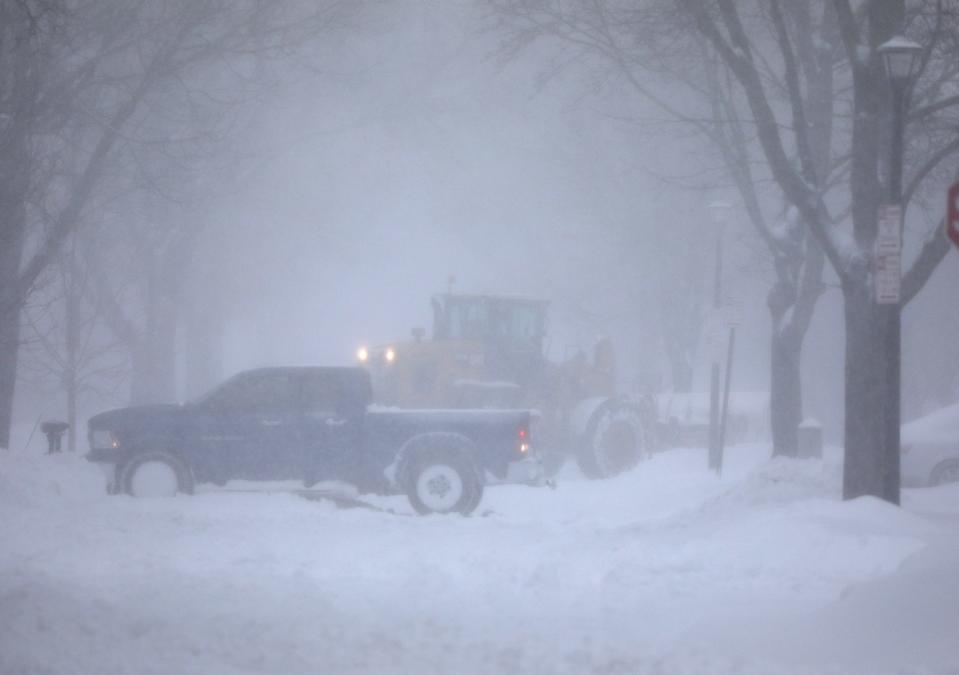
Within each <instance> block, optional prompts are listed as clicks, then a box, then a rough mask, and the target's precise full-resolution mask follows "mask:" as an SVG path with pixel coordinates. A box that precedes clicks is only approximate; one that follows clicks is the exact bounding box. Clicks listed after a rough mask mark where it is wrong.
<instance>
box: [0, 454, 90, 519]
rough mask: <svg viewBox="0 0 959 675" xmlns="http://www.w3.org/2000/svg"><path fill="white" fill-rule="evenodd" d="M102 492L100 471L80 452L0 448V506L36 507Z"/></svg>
mask: <svg viewBox="0 0 959 675" xmlns="http://www.w3.org/2000/svg"><path fill="white" fill-rule="evenodd" d="M104 496H106V479H105V477H104V475H103V472H102V471H101V470H100V469H99V468H97V467H96V466H95V465H94V464H91V463H90V462H88V461H87V460H86V459H84V458H83V457H82V456H81V455H77V454H72V453H59V454H54V455H47V454H37V453H33V452H9V451H7V452H0V506H5V507H8V508H9V507H17V506H26V507H34V508H36V507H42V506H45V505H51V504H57V503H63V502H66V503H68V504H71V503H77V502H86V501H91V500H98V499H101V498H103V497H104Z"/></svg>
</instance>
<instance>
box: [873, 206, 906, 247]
mask: <svg viewBox="0 0 959 675" xmlns="http://www.w3.org/2000/svg"><path fill="white" fill-rule="evenodd" d="M901 225H902V207H901V206H899V205H898V204H884V205H882V206H880V207H879V228H878V230H879V231H878V232H877V233H876V253H877V254H878V253H898V252H899V251H901V250H902V235H901V234H900V227H901Z"/></svg>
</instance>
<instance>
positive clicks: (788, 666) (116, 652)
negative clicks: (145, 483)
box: [0, 445, 959, 675]
mask: <svg viewBox="0 0 959 675" xmlns="http://www.w3.org/2000/svg"><path fill="white" fill-rule="evenodd" d="M827 450H828V449H827ZM94 470H95V469H94V467H90V466H87V465H86V464H85V463H83V461H82V460H80V458H76V457H71V456H69V455H64V456H60V457H45V456H33V457H16V456H9V457H3V458H0V479H2V480H3V483H2V484H0V495H4V496H2V497H0V507H4V505H6V506H5V511H4V512H3V513H0V541H3V542H4V546H0V598H2V602H0V673H6V672H10V673H20V672H51V673H72V672H90V673H94V672H95V673H101V674H103V675H110V674H114V673H116V674H120V673H138V674H143V673H170V672H203V673H214V674H216V673H246V674H248V675H250V674H253V673H280V672H282V673H291V674H296V673H304V674H306V673H317V672H337V673H354V674H355V673H384V672H389V673H418V674H419V673H449V672H464V673H465V672H468V673H500V672H514V673H539V672H550V673H627V672H629V673H632V672H635V673H647V672H648V673H670V674H672V673H696V674H700V673H702V674H710V673H757V674H758V673H763V674H774V673H862V672H869V673H873V674H878V673H895V672H925V671H923V670H922V669H923V668H926V669H927V670H928V672H935V673H939V672H950V670H949V668H948V666H949V665H950V664H952V663H954V662H955V658H953V656H952V654H953V651H954V644H956V643H957V642H959V641H957V640H952V641H950V640H949V639H948V638H949V636H950V635H951V633H950V631H953V632H955V629H956V627H957V626H959V603H957V602H956V598H957V595H959V594H957V593H956V592H953V591H950V590H949V588H943V585H948V584H953V586H955V581H954V578H955V575H954V570H955V569H956V565H957V564H959V547H953V546H949V545H947V544H948V540H949V537H950V536H951V537H952V539H959V486H956V487H955V488H953V486H950V487H949V488H940V489H936V490H924V491H910V492H907V493H906V495H905V499H904V504H905V509H897V508H895V507H892V506H889V505H888V504H884V503H882V502H879V501H877V500H873V499H860V500H854V501H852V502H843V501H841V500H840V499H839V476H840V473H841V472H840V467H839V462H838V454H837V453H836V452H835V451H834V450H828V451H827V459H826V460H825V461H817V460H784V459H775V460H770V459H769V448H768V446H763V445H749V446H737V447H732V448H729V451H728V453H727V455H726V461H725V464H724V471H723V475H722V476H716V475H715V474H713V473H711V472H709V471H708V470H707V469H706V451H705V450H704V449H701V448H686V449H679V450H674V451H667V452H664V453H660V454H658V455H656V456H655V457H653V458H652V459H650V460H649V461H645V462H643V463H641V464H640V465H639V466H638V467H637V468H636V469H635V470H634V471H632V472H630V473H628V474H625V475H622V476H618V477H616V478H615V479H612V480H609V481H586V480H575V479H572V478H570V479H568V480H566V481H563V482H562V483H561V484H560V486H559V488H558V489H557V490H555V491H553V490H549V489H545V488H544V489H534V488H525V487H521V486H503V487H496V488H490V489H489V490H488V491H487V493H486V498H485V499H484V502H483V504H482V506H481V507H480V511H481V512H482V513H484V514H485V515H484V516H479V517H471V518H462V517H459V516H431V517H424V518H420V517H412V516H407V515H395V514H390V513H385V512H379V511H376V510H366V509H349V510H339V509H336V508H334V507H333V506H332V505H330V504H329V503H315V502H309V501H306V500H304V499H300V498H298V497H295V496H292V495H285V494H246V493H240V492H229V493H223V494H201V495H197V496H194V497H189V498H182V499H181V498H175V499H171V500H142V501H141V500H135V499H132V498H129V497H115V498H105V497H103V492H102V489H103V482H102V479H100V477H99V475H98V474H96V473H94V472H93V471H94ZM11 486H13V487H14V488H15V489H16V490H17V492H16V493H14V492H10V493H9V495H8V494H6V493H7V490H8V488H10V487H11ZM383 504H384V505H390V507H391V508H395V509H396V511H398V512H400V513H402V514H406V513H409V508H408V506H407V505H405V503H404V500H403V499H402V498H386V499H385V500H384V501H383ZM64 507H67V508H64ZM930 514H931V515H930ZM950 533H952V534H950ZM933 544H934V545H933ZM954 554H955V555H954ZM918 563H921V564H918ZM899 605H902V606H904V607H906V608H907V609H908V612H909V616H902V615H901V613H900V612H899V611H898V610H897V609H896V608H897V606H899ZM900 616H902V618H900ZM850 635H853V637H854V638H855V639H847V638H849V636H850ZM877 644H879V645H881V646H882V649H881V650H878V651H879V652H881V656H880V657H876V656H875V654H876V653H877V650H876V649H875V648H874V647H875V645H877ZM901 645H907V647H901ZM951 650H952V651H951ZM950 659H951V660H950Z"/></svg>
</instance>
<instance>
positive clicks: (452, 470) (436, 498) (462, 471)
mask: <svg viewBox="0 0 959 675" xmlns="http://www.w3.org/2000/svg"><path fill="white" fill-rule="evenodd" d="M409 462H410V463H409V466H408V469H407V471H406V472H405V473H406V481H405V482H406V495H407V497H408V498H409V500H410V505H411V506H412V507H413V508H414V509H415V510H416V512H417V513H419V514H421V515H425V514H427V513H461V514H463V515H464V516H465V515H469V514H470V513H472V512H473V511H474V510H476V507H477V506H479V503H480V501H481V500H482V498H483V484H482V482H481V481H480V479H479V476H478V474H477V472H476V469H475V468H474V467H473V463H472V462H471V461H470V459H469V457H468V455H466V454H465V453H463V452H459V451H456V450H426V451H420V452H417V453H416V454H415V455H414V456H413V457H411V458H410V460H409Z"/></svg>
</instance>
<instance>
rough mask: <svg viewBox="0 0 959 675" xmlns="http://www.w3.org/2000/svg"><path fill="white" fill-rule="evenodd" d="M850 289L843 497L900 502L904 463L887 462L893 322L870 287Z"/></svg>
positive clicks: (847, 291) (847, 288)
mask: <svg viewBox="0 0 959 675" xmlns="http://www.w3.org/2000/svg"><path fill="white" fill-rule="evenodd" d="M852 286H853V284H847V285H846V286H845V287H844V289H843V294H844V296H845V323H846V372H845V375H846V392H845V403H846V427H845V446H846V456H845V464H844V467H843V498H844V499H854V498H856V497H861V496H863V495H872V496H876V497H880V498H881V499H884V500H886V501H888V502H892V503H894V504H898V503H899V481H898V473H899V462H898V459H899V458H898V455H897V456H896V457H888V458H887V457H884V454H885V452H884V450H885V441H886V429H885V427H886V426H887V422H888V420H887V419H886V417H887V413H888V410H887V402H888V400H889V397H890V396H898V392H891V391H889V386H890V382H889V381H888V380H889V369H888V367H887V365H888V364H887V359H888V354H886V352H885V349H884V348H883V336H884V335H885V332H886V328H887V326H886V324H887V323H888V321H887V319H886V316H885V314H884V313H883V312H882V311H881V309H880V307H879V306H877V305H876V304H875V303H874V302H873V301H872V297H871V292H870V290H871V289H869V287H868V285H867V284H865V283H862V284H855V287H854V288H853V287H852Z"/></svg>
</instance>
